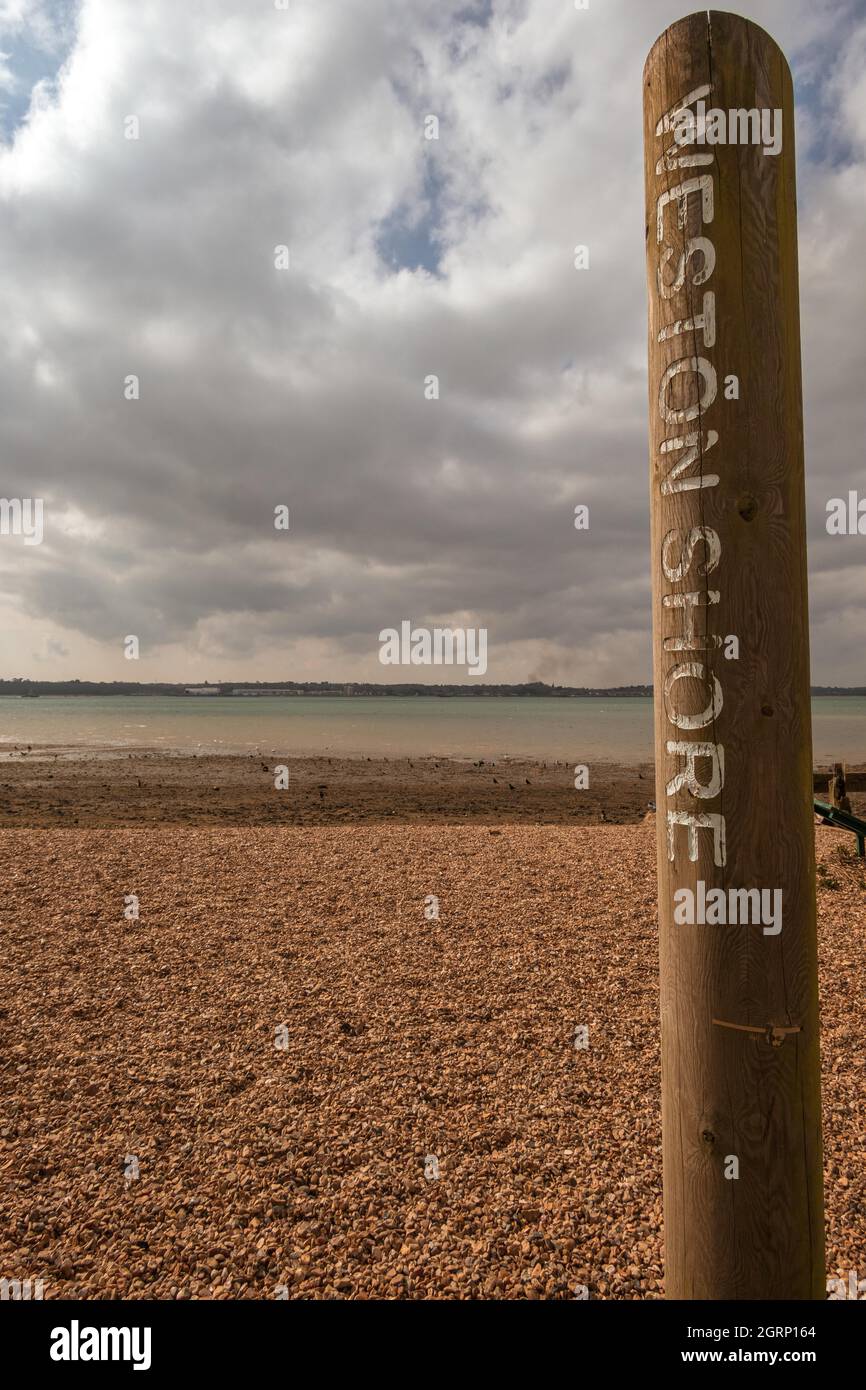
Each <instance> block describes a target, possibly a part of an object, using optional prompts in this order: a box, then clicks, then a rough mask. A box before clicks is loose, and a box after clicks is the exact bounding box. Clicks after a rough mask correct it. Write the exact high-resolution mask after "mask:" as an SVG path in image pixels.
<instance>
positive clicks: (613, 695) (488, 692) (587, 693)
mask: <svg viewBox="0 0 866 1390" xmlns="http://www.w3.org/2000/svg"><path fill="white" fill-rule="evenodd" d="M809 693H810V695H811V697H812V699H822V698H831V699H836V698H839V697H845V696H851V697H853V698H860V699H862V698H863V697H864V696H866V686H835V685H813V686H812V687H811V690H810V692H809ZM43 695H47V696H66V695H71V696H94V695H98V696H103V697H105V696H121V695H133V696H135V695H137V696H142V695H151V696H163V697H164V696H171V695H177V696H180V697H182V698H184V699H202V698H207V699H217V698H219V699H255V698H256V697H262V696H272V697H285V698H287V699H288V698H298V697H302V696H317V697H320V698H321V697H324V696H335V697H337V698H339V699H358V698H364V697H368V698H377V697H382V696H396V697H403V698H405V697H407V696H416V697H420V698H428V699H451V700H453V699H477V698H478V697H479V696H484V697H500V698H503V697H508V698H514V697H518V698H521V699H524V698H525V699H538V698H543V699H554V700H563V699H565V700H575V699H577V700H623V699H626V700H628V699H635V700H651V699H652V695H653V687H652V686H651V685H614V686H606V687H604V688H595V687H592V686H571V685H545V684H544V683H543V682H540V681H533V682H530V683H528V684H524V685H477V684H475V683H472V684H464V685H457V684H452V685H422V684H417V685H413V684H402V685H398V684H389V685H370V684H367V683H365V682H356V681H347V682H339V683H337V682H329V681H252V682H248V683H244V682H240V683H238V682H237V681H214V682H208V681H205V682H203V683H202V684H201V685H199V686H195V685H185V684H182V683H179V682H166V683H159V682H137V681H30V680H13V681H10V680H0V699H3V698H7V697H11V698H18V699H35V698H39V697H40V696H43Z"/></svg>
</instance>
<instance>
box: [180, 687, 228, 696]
mask: <svg viewBox="0 0 866 1390" xmlns="http://www.w3.org/2000/svg"><path fill="white" fill-rule="evenodd" d="M186 693H187V695H219V693H220V690H219V686H218V685H188V686H187V687H186Z"/></svg>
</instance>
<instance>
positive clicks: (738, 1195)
mask: <svg viewBox="0 0 866 1390" xmlns="http://www.w3.org/2000/svg"><path fill="white" fill-rule="evenodd" d="M700 103H703V108H702V107H701V105H700ZM689 112H690V113H691V120H690V117H689V115H688V113H689ZM750 113H753V114H750ZM762 113H764V114H762ZM702 118H703V119H702ZM756 122H757V124H756ZM644 135H645V157H646V208H647V213H646V248H647V276H648V283H649V306H650V307H649V401H650V481H651V495H652V567H653V629H654V680H655V738H656V744H655V754H656V804H657V807H658V815H657V821H658V878H659V924H660V937H661V941H660V948H661V1001H662V1002H661V1008H662V1087H663V1094H662V1123H663V1145H664V1208H665V1247H666V1275H665V1289H666V1295H667V1297H668V1298H688V1299H696V1298H697V1299H700V1298H706V1299H728V1298H730V1299H821V1298H824V1297H826V1283H825V1271H824V1239H823V1237H824V1231H823V1201H822V1182H821V1106H820V1072H819V1057H818V998H817V995H818V977H817V958H816V933H815V851H814V831H813V814H812V796H813V793H812V741H811V722H810V703H809V631H808V610H807V595H806V545H805V537H806V522H805V498H804V483H803V432H802V403H801V386H800V325H799V306H798V285H797V216H796V203H795V186H794V109H793V92H792V84H791V76H790V73H789V70H788V66H787V63H786V62H785V59H784V57H783V55H782V53H781V52H780V50H779V49H778V47H777V46H776V44H775V43H774V42H773V40H772V39H771V38H770V37H769V35H767V34H766V33H764V31H763V30H762V29H760V28H758V26H757V25H755V24H752V23H750V22H749V21H748V20H745V19H741V18H739V17H738V16H736V15H732V14H725V13H720V12H717V11H711V12H709V13H708V12H707V11H706V10H702V11H700V12H699V13H698V14H694V15H690V16H689V17H688V18H686V19H682V20H680V21H679V22H678V23H677V24H673V25H672V26H671V27H670V28H669V29H667V30H666V31H665V32H664V33H663V34H662V36H661V38H659V39H658V41H657V42H656V44H655V45H654V47H653V49H652V51H651V52H650V55H649V57H648V59H647V63H646V68H645V71H644ZM720 137H721V138H720ZM780 137H781V147H780V148H778V147H777V145H776V142H777V141H778V140H779V139H780ZM722 140H724V141H726V143H722ZM736 890H758V892H757V893H756V892H752V893H748V892H737V891H736ZM779 894H781V897H779Z"/></svg>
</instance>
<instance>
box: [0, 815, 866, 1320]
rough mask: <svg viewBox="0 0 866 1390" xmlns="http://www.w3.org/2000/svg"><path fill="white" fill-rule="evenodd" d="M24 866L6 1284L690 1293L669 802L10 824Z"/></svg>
mask: <svg viewBox="0 0 866 1390" xmlns="http://www.w3.org/2000/svg"><path fill="white" fill-rule="evenodd" d="M816 839H817V846H818V863H819V875H818V883H819V912H818V921H819V950H820V964H821V990H822V1009H823V1028H822V1058H823V1073H824V1076H823V1085H824V1092H823V1094H824V1131H825V1132H824V1143H825V1158H826V1175H825V1176H826V1204H827V1272H828V1277H832V1276H837V1277H841V1278H842V1279H845V1280H847V1279H848V1278H849V1271H851V1270H856V1271H860V1274H859V1277H860V1278H863V1277H864V1276H866V1177H864V1165H863V1163H862V1158H861V1156H860V1155H861V1149H862V1133H863V1120H864V1113H866V1023H864V1019H866V1007H864V1005H866V998H864V995H866V985H864V981H866V873H864V868H863V865H862V863H858V862H857V861H856V860H855V858H854V856H853V853H852V845H851V844H849V840H850V837H848V836H843V835H841V834H840V833H838V832H834V831H830V830H826V829H823V828H818V829H817V830H816ZM0 857H2V865H3V872H2V874H0V934H2V950H0V1004H2V1007H0V1025H2V1035H3V1049H2V1053H0V1076H2V1087H0V1174H2V1179H0V1268H2V1271H3V1273H4V1275H6V1276H7V1277H9V1278H13V1277H15V1278H22V1279H24V1278H31V1279H37V1278H41V1279H42V1280H43V1282H44V1297H45V1298H46V1299H58V1298H87V1299H108V1298H124V1299H127V1298H128V1299H238V1298H240V1299H275V1298H285V1297H287V1298H292V1299H295V1298H302V1299H382V1298H385V1299H409V1300H412V1299H431V1298H432V1299H509V1300H511V1299H530V1300H535V1299H554V1300H567V1299H574V1298H580V1297H584V1296H588V1297H589V1298H591V1299H655V1298H660V1297H662V1296H663V1278H662V1260H663V1247H662V1240H663V1229H662V1209H661V1136H660V1113H659V1093H660V1077H659V1056H658V984H657V980H658V959H657V928H656V900H655V895H656V886H655V826H654V823H653V818H652V815H651V814H649V815H648V816H647V817H646V819H643V820H641V821H639V822H637V823H631V824H627V825H606V824H598V825H584V826H571V825H558V824H542V825H534V824H516V825H512V824H501V825H496V826H494V825H490V824H465V825H414V824H396V825H394V824H392V825H389V824H384V823H378V824H370V825H365V824H355V825H351V826H350V825H344V826H340V825H336V826H334V825H326V826H322V825H319V826H316V825H313V826H292V825H279V826H252V827H240V826H227V827H219V826H216V827H215V826H209V825H203V826H186V827H169V828H155V827H153V826H121V827H113V828H104V829H99V828H75V827H71V828H57V829H55V828H37V829H34V828H30V827H28V828H8V829H3V830H2V831H0ZM134 910H135V911H137V914H138V915H137V916H135V915H134ZM578 1030H585V1032H584V1033H583V1037H584V1039H585V1040H586V1045H585V1046H578V1045H576V1038H577V1037H578Z"/></svg>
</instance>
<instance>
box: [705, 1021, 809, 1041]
mask: <svg viewBox="0 0 866 1390" xmlns="http://www.w3.org/2000/svg"><path fill="white" fill-rule="evenodd" d="M713 1023H714V1024H715V1025H716V1027H717V1028H735V1029H736V1031H737V1032H738V1033H758V1034H759V1035H760V1036H762V1037H763V1038H764V1039H765V1040H766V1041H767V1042H768V1043H769V1044H770V1046H771V1047H781V1046H782V1043H783V1042H784V1041H785V1038H786V1037H787V1036H788V1034H789V1033H802V1031H803V1030H802V1028H800V1027H799V1025H798V1026H797V1027H796V1028H784V1027H781V1026H780V1025H779V1024H776V1023H765V1024H764V1025H763V1027H760V1026H758V1027H756V1026H755V1025H754V1024H751V1023H724V1022H723V1021H722V1019H720V1018H714V1019H713Z"/></svg>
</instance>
